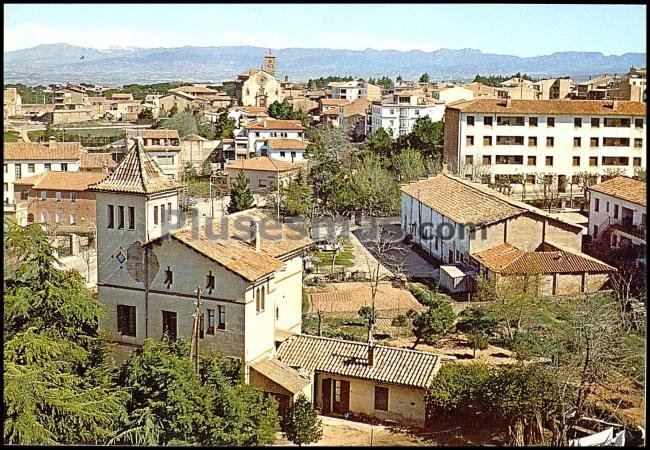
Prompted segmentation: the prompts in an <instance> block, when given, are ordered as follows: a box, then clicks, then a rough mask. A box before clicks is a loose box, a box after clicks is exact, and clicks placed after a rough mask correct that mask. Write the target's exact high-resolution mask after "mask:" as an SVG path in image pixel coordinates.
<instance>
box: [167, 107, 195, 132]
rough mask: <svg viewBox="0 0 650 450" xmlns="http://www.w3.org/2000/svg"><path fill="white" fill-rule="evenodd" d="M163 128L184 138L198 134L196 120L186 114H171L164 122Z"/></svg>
mask: <svg viewBox="0 0 650 450" xmlns="http://www.w3.org/2000/svg"><path fill="white" fill-rule="evenodd" d="M163 128H167V129H169V130H176V131H178V134H179V136H180V137H185V136H187V135H190V134H198V132H199V130H198V127H197V125H196V119H195V118H194V116H193V115H192V114H190V113H187V112H182V113H176V114H173V115H172V116H171V117H170V118H169V119H168V120H166V121H165V126H164V127H163Z"/></svg>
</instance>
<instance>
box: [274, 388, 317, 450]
mask: <svg viewBox="0 0 650 450" xmlns="http://www.w3.org/2000/svg"><path fill="white" fill-rule="evenodd" d="M282 428H283V429H284V433H285V434H286V436H287V439H288V440H290V441H291V442H293V443H294V444H297V445H298V447H302V445H303V444H310V443H312V442H318V441H319V440H320V438H322V437H323V424H322V422H321V420H320V419H319V418H318V413H317V412H316V410H315V409H314V407H313V406H312V404H311V403H310V402H309V400H307V397H305V395H304V394H302V393H301V394H299V395H298V398H297V399H296V401H295V402H294V404H293V405H292V406H291V408H289V411H287V415H286V416H285V418H284V420H283V421H282Z"/></svg>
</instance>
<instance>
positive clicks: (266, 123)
mask: <svg viewBox="0 0 650 450" xmlns="http://www.w3.org/2000/svg"><path fill="white" fill-rule="evenodd" d="M244 128H248V129H251V130H260V129H262V130H304V129H305V127H303V126H302V124H301V123H300V121H299V120H275V119H265V120H263V121H261V122H252V123H250V124H247V125H245V126H244Z"/></svg>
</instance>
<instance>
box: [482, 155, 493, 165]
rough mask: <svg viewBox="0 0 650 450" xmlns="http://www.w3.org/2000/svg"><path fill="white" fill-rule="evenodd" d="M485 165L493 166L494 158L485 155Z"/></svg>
mask: <svg viewBox="0 0 650 450" xmlns="http://www.w3.org/2000/svg"><path fill="white" fill-rule="evenodd" d="M483 164H485V165H487V166H489V165H491V164H492V156H491V155H485V156H483Z"/></svg>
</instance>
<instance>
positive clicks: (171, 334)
mask: <svg viewBox="0 0 650 450" xmlns="http://www.w3.org/2000/svg"><path fill="white" fill-rule="evenodd" d="M162 326H163V336H167V337H168V338H169V339H171V340H176V313H175V312H172V311H163V312H162Z"/></svg>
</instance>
